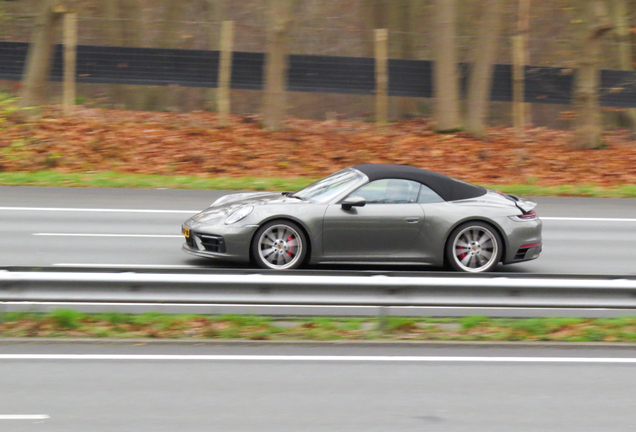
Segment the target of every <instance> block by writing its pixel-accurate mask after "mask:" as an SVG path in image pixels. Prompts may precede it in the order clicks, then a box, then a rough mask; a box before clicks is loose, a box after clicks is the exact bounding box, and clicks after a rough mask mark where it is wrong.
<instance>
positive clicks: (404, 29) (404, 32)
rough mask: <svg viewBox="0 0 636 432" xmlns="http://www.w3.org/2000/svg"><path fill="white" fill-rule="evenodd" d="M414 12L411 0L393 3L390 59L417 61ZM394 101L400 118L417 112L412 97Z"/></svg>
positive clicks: (390, 29)
mask: <svg viewBox="0 0 636 432" xmlns="http://www.w3.org/2000/svg"><path fill="white" fill-rule="evenodd" d="M412 12H413V8H412V5H411V0H393V1H391V10H390V11H389V39H391V40H393V41H395V44H394V46H395V51H394V54H393V55H391V53H390V51H389V57H390V58H398V59H405V60H414V59H415V49H414V44H413V39H414V35H413V28H412V22H413V19H412ZM393 100H394V101H395V103H396V105H397V107H396V108H397V116H398V118H401V119H403V118H406V117H408V116H410V115H412V114H413V113H415V111H416V110H417V106H416V104H415V99H414V98H412V97H405V96H397V97H393Z"/></svg>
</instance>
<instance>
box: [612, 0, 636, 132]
mask: <svg viewBox="0 0 636 432" xmlns="http://www.w3.org/2000/svg"><path fill="white" fill-rule="evenodd" d="M612 3H613V8H612V10H613V15H614V25H615V26H616V39H617V40H618V61H619V67H620V68H621V70H628V71H631V70H634V65H633V63H632V46H631V44H630V29H629V25H628V22H627V21H628V20H627V5H626V4H625V0H612ZM625 115H626V117H627V119H628V122H629V124H630V127H631V129H632V131H633V132H634V133H636V109H634V108H628V109H627V111H626V112H625Z"/></svg>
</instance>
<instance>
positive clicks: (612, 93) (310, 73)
mask: <svg viewBox="0 0 636 432" xmlns="http://www.w3.org/2000/svg"><path fill="white" fill-rule="evenodd" d="M27 49H28V43H26V42H8V41H0V79H2V80H13V81H19V80H21V78H22V72H23V70H24V64H25V59H26V54H27ZM77 50H78V52H77V82H80V83H103V84H135V85H160V86H167V85H179V86H185V87H216V86H217V78H218V65H219V52H218V51H204V50H185V49H162V48H137V47H120V46H95V45H79V46H78V47H77ZM62 53H63V49H62V46H61V45H57V46H56V48H55V56H54V61H53V67H52V71H51V76H50V80H51V81H62V77H63V70H62V69H63V61H62ZM289 61H290V67H289V71H288V80H287V89H288V90H289V91H299V92H317V93H344V94H360V95H371V94H373V93H374V88H375V70H374V59H373V58H365V57H336V56H320V55H290V57H289ZM264 63H265V54H263V53H256V52H234V53H233V59H232V80H231V88H233V89H248V90H261V89H262V88H263V67H264ZM460 70H461V76H462V89H463V91H464V93H465V91H466V87H467V82H468V74H469V67H468V65H467V64H462V65H461V68H460ZM432 72H433V62H431V61H427V60H399V59H390V60H389V94H390V95H391V96H410V97H424V98H430V97H433V84H432ZM574 72H575V71H574V69H571V68H559V67H544V66H526V68H525V101H526V102H532V103H550V104H570V103H571V100H572V88H573V82H574ZM491 100H492V101H502V102H510V101H512V67H511V65H507V64H498V65H496V66H495V70H494V80H493V85H492V90H491ZM601 105H603V106H607V107H617V108H628V107H636V72H634V71H618V70H602V71H601Z"/></svg>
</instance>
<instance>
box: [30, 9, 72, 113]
mask: <svg viewBox="0 0 636 432" xmlns="http://www.w3.org/2000/svg"><path fill="white" fill-rule="evenodd" d="M58 6H59V2H58V1H57V0H43V1H42V9H41V12H40V14H39V15H38V16H37V18H36V21H35V26H34V28H33V33H32V35H31V43H30V44H29V51H28V54H27V60H26V65H25V73H24V78H23V86H22V91H21V93H20V107H21V108H26V107H35V106H40V105H44V104H45V103H46V101H47V83H48V78H49V74H50V72H51V57H52V56H53V44H54V42H55V35H56V29H57V27H58V24H59V23H60V21H61V19H62V16H63V15H64V14H63V13H61V10H60V9H56V8H57V7H58ZM25 114H27V115H28V111H26V112H25Z"/></svg>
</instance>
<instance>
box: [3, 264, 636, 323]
mask: <svg viewBox="0 0 636 432" xmlns="http://www.w3.org/2000/svg"><path fill="white" fill-rule="evenodd" d="M0 304H2V305H3V307H4V309H5V310H8V309H11V310H14V309H15V308H16V307H17V306H20V305H21V306H23V307H22V309H24V308H25V307H28V306H36V305H39V306H42V305H44V306H49V309H50V307H53V306H57V307H61V306H59V305H64V306H67V307H73V305H75V306H81V305H84V306H87V305H90V306H101V309H100V310H104V308H108V307H110V309H108V310H122V308H121V307H123V308H124V309H126V308H131V307H133V308H134V306H142V305H143V306H144V307H145V308H146V309H145V310H162V309H163V310H167V309H170V308H168V306H171V307H172V308H173V309H176V310H178V311H180V312H181V311H183V310H184V308H185V309H187V308H196V310H197V311H198V312H200V311H201V310H203V311H206V313H228V312H237V313H263V310H269V311H270V312H271V313H268V314H272V315H276V314H279V315H281V314H282V315H308V314H311V315H320V314H333V311H335V310H338V311H339V313H337V314H339V315H378V314H391V315H409V314H410V315H437V316H440V315H442V316H456V315H470V314H474V312H467V311H475V310H480V309H483V310H485V311H490V312H486V313H484V314H490V315H493V313H492V311H493V309H496V310H504V309H506V310H508V312H507V313H503V315H502V314H501V313H500V314H499V316H516V315H518V312H514V313H513V312H511V310H517V311H519V310H522V309H528V310H534V311H535V312H534V314H535V315H536V314H537V311H539V310H542V311H544V312H542V313H544V314H545V313H547V311H549V310H551V309H553V311H552V312H550V313H549V314H548V316H554V315H563V313H560V314H557V313H556V312H555V311H554V310H557V309H559V310H568V309H569V310H571V311H574V310H576V311H579V312H578V316H589V315H590V312H592V315H593V316H597V315H598V316H608V315H607V313H605V314H600V315H599V313H598V311H600V310H604V311H609V310H611V311H612V313H611V314H610V315H616V314H619V315H626V314H634V313H635V312H636V279H629V278H614V279H598V278H583V277H580V278H568V279H564V278H546V277H524V278H520V277H512V278H511V277H506V276H495V277H492V275H491V277H483V276H482V275H480V276H479V277H470V276H469V277H466V276H461V277H441V276H431V277H428V276H415V277H401V276H383V275H371V276H334V275H307V274H304V275H295V274H271V273H270V274H258V273H253V274H187V273H185V274H184V273H181V274H179V273H134V272H122V273H112V272H111V273H96V272H49V271H44V272H25V271H8V270H0ZM9 306H11V307H9ZM120 306H121V307H120ZM76 308H77V307H76ZM126 310H128V309H126ZM398 310H400V312H397V311H398ZM451 310H454V311H455V312H454V313H449V312H448V311H451ZM219 311H221V312H219ZM240 311H243V312H240ZM245 311H247V312H245ZM272 311H275V312H272ZM442 311H446V312H443V313H442ZM584 311H587V312H586V313H585V314H584V313H583V312H584ZM593 311H597V312H593ZM573 313H574V312H572V313H568V315H572V314H573ZM522 315H527V314H522ZM531 315H532V314H531Z"/></svg>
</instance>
